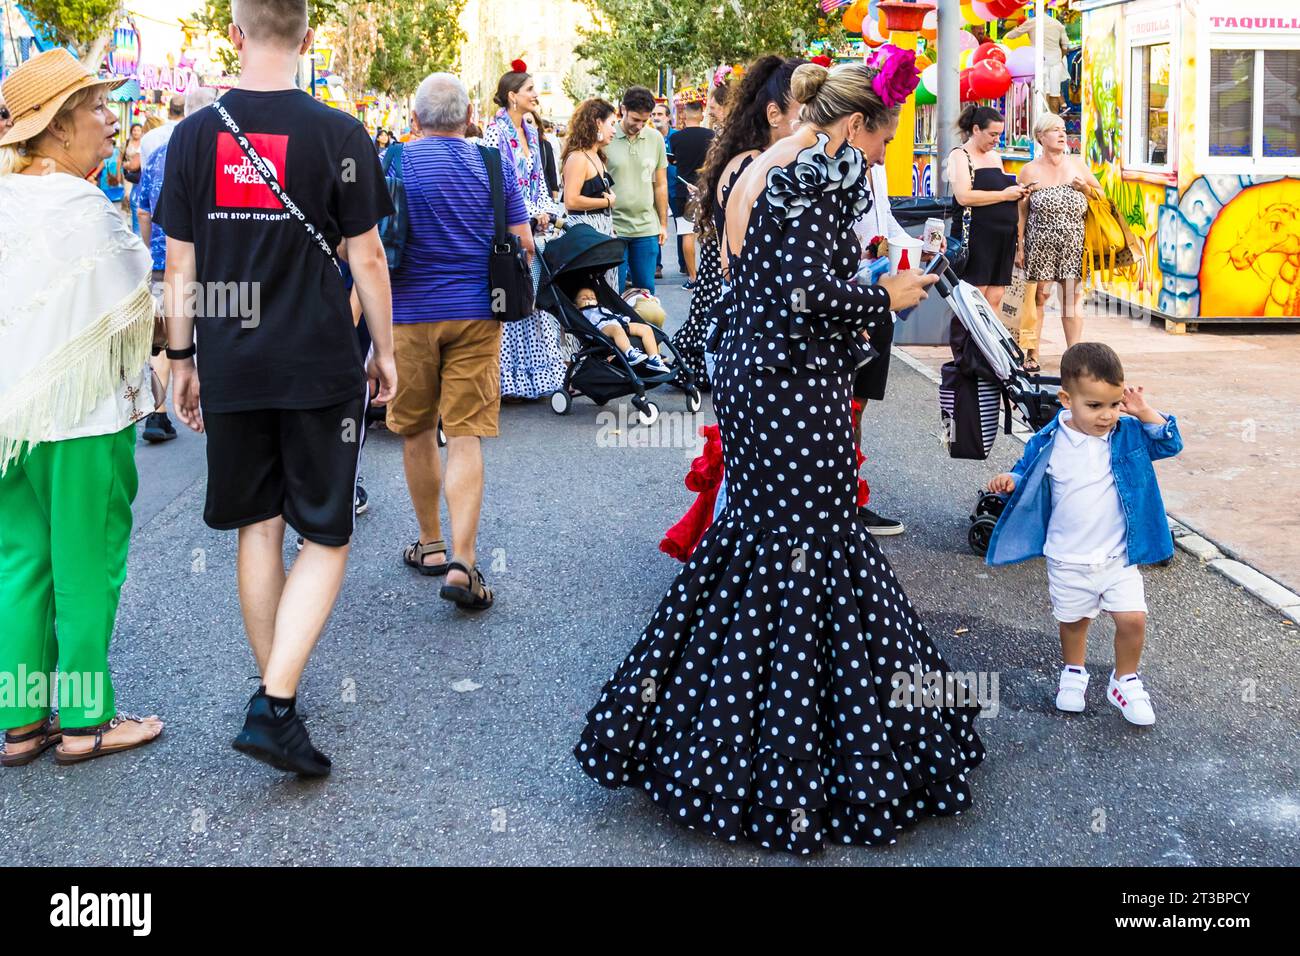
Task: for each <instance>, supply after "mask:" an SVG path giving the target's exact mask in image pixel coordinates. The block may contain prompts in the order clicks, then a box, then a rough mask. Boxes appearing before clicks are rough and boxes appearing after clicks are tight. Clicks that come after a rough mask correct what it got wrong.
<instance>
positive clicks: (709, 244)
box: [673, 55, 804, 390]
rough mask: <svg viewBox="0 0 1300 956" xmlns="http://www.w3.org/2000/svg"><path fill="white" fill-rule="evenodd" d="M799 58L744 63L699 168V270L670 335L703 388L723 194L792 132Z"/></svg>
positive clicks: (720, 278)
mask: <svg viewBox="0 0 1300 956" xmlns="http://www.w3.org/2000/svg"><path fill="white" fill-rule="evenodd" d="M803 62H804V61H803V60H799V59H789V60H787V59H783V58H782V57H779V56H775V55H771V56H764V57H760V58H759V59H757V60H755V61H754V62H753V63H752V64H750V66H749V69H747V70H746V71H745V78H744V79H743V80H742V81H741V83H740V88H739V89H738V90H736V94H735V96H733V97H731V103H732V109H731V114H730V117H731V118H730V122H728V123H727V125H726V126H725V127H724V128H723V129H722V132H720V133H719V134H718V135H717V136H716V137H715V138H714V140H713V143H712V144H711V145H710V146H709V152H708V155H707V156H706V157H705V160H704V168H703V169H701V170H700V178H699V183H698V186H699V190H698V192H697V193H696V195H697V196H699V197H700V198H699V210H700V211H699V213H698V214H697V215H696V223H695V234H696V241H697V246H698V249H699V257H700V264H699V271H698V273H697V275H696V280H695V286H694V289H693V291H692V293H691V308H690V313H689V314H688V315H687V318H686V321H685V322H683V323H682V326H681V328H680V329H678V330H677V334H676V335H674V336H673V347H674V348H675V349H676V350H677V354H678V355H680V356H681V357H682V360H683V361H684V362H685V363H686V364H687V366H688V367H689V368H690V370H691V374H692V375H694V376H695V381H696V382H697V383H698V384H699V386H700V388H701V389H704V390H708V388H709V376H708V370H707V369H706V367H705V362H704V346H705V343H706V341H707V339H708V336H709V329H710V327H711V326H712V324H713V311H714V307H715V306H716V305H717V304H718V300H719V299H721V298H722V290H723V284H724V273H723V269H722V263H721V260H720V254H719V247H718V235H719V234H720V233H721V232H722V230H723V227H724V223H725V222H726V207H727V197H728V195H729V193H730V191H731V187H732V185H733V184H734V183H735V181H736V178H737V177H738V176H739V175H740V174H741V173H742V172H743V171H744V169H745V167H746V166H748V165H749V163H750V161H751V160H753V158H754V157H755V156H757V155H758V154H759V153H761V152H762V151H763V150H765V149H767V148H768V147H769V146H771V145H772V144H773V143H775V142H776V141H777V140H779V139H782V138H783V137H786V136H789V135H790V133H791V132H793V131H794V127H795V125H796V124H797V123H798V116H799V106H800V104H799V103H797V102H796V101H795V100H794V99H793V98H792V97H791V96H790V77H791V76H792V75H793V74H794V71H795V68H796V67H797V66H799V65H800V64H801V63H803Z"/></svg>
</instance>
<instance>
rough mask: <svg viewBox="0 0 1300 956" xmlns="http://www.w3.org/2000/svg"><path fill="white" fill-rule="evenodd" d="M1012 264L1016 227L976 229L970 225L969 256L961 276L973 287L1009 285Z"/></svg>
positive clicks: (1013, 261)
mask: <svg viewBox="0 0 1300 956" xmlns="http://www.w3.org/2000/svg"><path fill="white" fill-rule="evenodd" d="M1015 263H1016V230H1015V227H1014V226H1013V227H1012V228H1011V229H991V228H984V229H976V228H975V227H974V226H973V225H972V226H971V232H970V257H969V258H968V259H967V260H966V268H965V269H964V270H962V274H961V277H962V279H963V280H965V281H966V282H969V283H970V284H971V285H975V286H985V285H1001V286H1007V285H1011V268H1012V266H1014V265H1015Z"/></svg>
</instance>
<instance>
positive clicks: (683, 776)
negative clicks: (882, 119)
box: [574, 134, 984, 853]
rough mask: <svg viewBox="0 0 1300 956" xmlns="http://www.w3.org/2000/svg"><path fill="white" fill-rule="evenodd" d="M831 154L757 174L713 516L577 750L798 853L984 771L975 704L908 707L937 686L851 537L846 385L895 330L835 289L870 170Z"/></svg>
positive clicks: (668, 798) (726, 835) (611, 772)
mask: <svg viewBox="0 0 1300 956" xmlns="http://www.w3.org/2000/svg"><path fill="white" fill-rule="evenodd" d="M826 143H827V139H826V137H825V135H824V134H819V136H818V139H817V143H816V144H815V145H813V146H809V147H808V148H806V149H804V150H803V151H802V152H801V153H800V154H799V156H798V158H797V159H796V161H795V162H793V163H791V164H789V165H788V166H786V167H784V168H780V167H778V168H773V169H772V170H770V171H769V173H768V177H767V188H766V190H765V191H764V193H763V194H762V195H761V196H760V197H759V199H758V200H757V202H756V203H755V205H754V208H753V210H752V212H751V216H750V223H749V228H748V231H747V234H746V240H745V246H744V249H743V250H742V251H741V253H740V257H739V261H738V262H737V263H736V264H735V268H736V275H735V278H736V282H737V298H736V302H735V306H734V311H733V313H732V315H731V319H730V321H729V323H728V326H727V331H726V333H725V334H724V337H723V341H722V347H721V353H720V356H719V361H718V366H717V375H716V382H715V395H714V403H715V408H716V409H717V413H718V420H719V424H720V425H721V429H722V442H723V452H724V455H725V458H726V475H727V495H728V499H727V509H726V511H725V512H724V513H723V515H722V516H721V517H720V519H719V520H718V521H717V522H715V523H714V524H713V526H712V527H711V528H710V529H709V531H708V532H707V533H706V534H705V536H704V538H703V539H702V540H701V542H700V544H699V546H698V548H697V549H696V550H695V552H694V553H693V554H692V556H691V559H690V561H689V562H688V563H687V565H686V567H685V568H684V569H683V570H682V572H681V573H680V574H679V575H678V577H677V579H676V581H674V582H673V584H672V586H671V587H670V588H669V589H668V593H667V594H666V595H665V596H664V599H663V601H662V603H661V604H660V605H659V609H658V610H657V611H656V612H655V615H654V616H653V617H652V618H651V620H650V623H649V624H648V625H647V626H646V628H645V631H644V632H643V633H642V636H641V639H640V640H639V641H638V642H637V644H636V646H635V647H633V649H632V652H631V653H630V654H629V655H628V657H627V658H626V660H624V661H623V663H622V664H621V665H620V666H619V668H618V669H617V671H616V672H615V674H614V676H613V677H612V678H611V679H610V681H609V683H607V684H606V685H605V687H604V689H603V690H602V692H601V695H600V700H599V701H598V702H597V704H596V706H595V707H594V708H592V710H591V711H590V712H589V713H588V715H587V726H586V729H585V730H584V732H583V734H582V738H581V740H580V741H579V743H578V745H577V747H576V748H575V750H574V754H575V756H576V757H577V758H578V760H579V762H580V764H581V765H582V767H583V769H584V770H585V771H586V772H587V774H588V775H590V776H591V778H592V779H593V780H595V781H596V782H597V783H599V784H601V785H603V786H606V787H610V788H616V787H619V786H638V787H641V788H643V789H645V790H646V792H647V793H648V794H649V795H650V797H651V798H652V799H653V800H654V802H655V803H657V804H659V806H660V807H662V808H663V809H664V810H665V811H667V813H668V814H669V816H670V817H671V818H672V819H674V820H676V821H678V822H679V823H682V824H684V825H686V826H688V827H691V828H693V829H697V830H702V831H704V832H706V833H710V834H712V835H714V836H716V837H719V838H721V839H724V840H728V841H735V840H739V839H748V840H752V841H754V842H755V843H758V844H759V845H761V846H764V847H768V848H772V849H779V850H786V851H790V852H793V853H810V852H814V851H816V850H820V849H822V848H823V847H824V846H825V845H826V844H827V843H831V844H837V843H838V844H872V845H875V844H887V843H892V842H894V840H895V839H896V837H897V834H898V833H899V831H901V830H904V829H906V828H907V827H909V826H911V825H913V824H915V823H917V822H919V821H920V820H921V819H922V818H923V817H925V816H927V815H936V816H946V815H950V814H955V813H959V812H961V811H962V810H963V809H965V808H966V807H967V806H968V805H969V804H970V801H971V796H970V789H969V787H968V785H967V783H966V776H965V775H966V772H967V771H969V770H971V769H973V768H974V767H975V766H977V765H978V764H979V763H980V761H981V760H982V759H983V757H984V748H983V745H982V744H981V742H980V739H979V736H978V734H977V733H976V732H975V725H974V722H975V718H976V716H977V714H978V709H979V708H978V705H977V704H975V703H974V701H973V695H972V697H971V699H970V703H969V704H967V703H966V698H962V699H949V700H943V699H942V698H938V699H936V697H935V696H933V695H931V696H929V697H927V696H926V695H925V694H923V693H922V688H921V687H918V686H917V682H916V680H915V678H916V677H917V674H918V671H917V669H919V673H920V674H921V675H923V676H922V683H923V684H924V683H928V682H929V681H930V680H931V675H938V676H937V677H935V678H934V679H936V680H942V679H944V678H943V675H947V674H948V667H947V665H946V664H945V662H944V660H943V658H942V656H941V655H940V654H939V652H938V650H937V649H936V648H935V646H934V645H933V643H932V642H931V640H930V638H929V636H928V635H927V634H926V631H925V628H924V627H923V626H922V624H921V622H920V620H919V618H918V617H917V614H916V611H915V610H914V609H913V607H912V605H911V603H910V602H909V601H908V599H907V595H906V594H904V593H903V589H902V586H901V585H900V584H899V582H898V580H897V578H895V576H894V572H893V570H892V569H891V568H890V566H889V562H888V561H886V560H885V557H884V554H883V553H882V552H881V550H880V548H879V546H878V545H877V544H876V541H875V539H874V538H873V537H872V535H871V534H870V533H868V532H867V531H866V529H865V527H864V526H863V525H862V524H861V523H860V521H859V519H858V517H857V508H856V492H857V487H856V477H857V476H856V468H855V458H854V448H853V436H852V420H851V414H850V400H851V399H850V392H851V385H852V381H853V374H854V371H855V369H856V368H857V367H858V366H860V365H862V364H863V363H864V362H865V361H866V360H867V358H868V355H869V353H868V351H867V349H866V348H865V346H864V344H863V342H862V339H861V333H862V331H863V330H864V329H867V330H869V329H870V328H871V326H872V325H874V324H876V323H880V322H887V321H890V316H889V305H888V295H887V293H885V292H884V291H883V290H881V289H878V288H866V287H862V286H859V285H856V284H854V283H852V282H851V281H849V280H850V279H851V277H852V275H853V273H854V271H855V269H856V268H857V266H858V264H859V257H858V244H857V239H856V237H855V236H854V234H853V229H852V225H853V222H854V220H856V219H857V218H858V216H859V215H861V214H862V213H863V212H865V211H866V210H867V209H868V208H869V207H870V202H871V198H870V190H869V189H868V187H867V179H866V175H865V173H866V169H865V166H864V163H863V160H862V155H861V154H860V153H859V152H858V151H857V150H856V149H853V148H852V147H849V146H845V147H843V148H842V149H841V150H840V152H839V153H838V154H837V155H835V156H831V155H828V153H827V152H826ZM945 704H957V706H943V705H945Z"/></svg>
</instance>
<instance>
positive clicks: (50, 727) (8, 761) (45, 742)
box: [0, 715, 63, 767]
mask: <svg viewBox="0 0 1300 956" xmlns="http://www.w3.org/2000/svg"><path fill="white" fill-rule="evenodd" d="M37 737H40V738H41V742H40V743H39V744H37V745H36V746H35V747H33V748H32V749H31V750H24V751H23V752H22V753H16V754H11V753H9V745H10V744H22V743H26V742H27V741H29V740H35V739H36V738H37ZM62 739H63V731H61V730H58V729H56V728H55V726H54V716H53V715H50V716H49V717H46V718H45V720H44V721H42V722H41V725H40V726H39V727H37V728H36V729H35V730H29V731H27V732H26V733H22V734H11V733H9V731H7V730H6V731H5V751H4V753H2V754H0V767H25V766H27V765H28V764H29V763H31V762H32V761H33V760H35V759H36V758H37V757H39V756H40V755H41V754H43V753H45V751H47V750H49V749H50V748H51V747H53V746H55V745H56V744H58V743H59V741H61V740H62Z"/></svg>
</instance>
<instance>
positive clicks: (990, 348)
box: [934, 269, 1061, 554]
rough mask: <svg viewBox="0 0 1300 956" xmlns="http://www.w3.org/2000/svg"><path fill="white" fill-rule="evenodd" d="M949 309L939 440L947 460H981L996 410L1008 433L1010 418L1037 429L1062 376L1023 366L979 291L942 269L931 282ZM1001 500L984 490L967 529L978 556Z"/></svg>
mask: <svg viewBox="0 0 1300 956" xmlns="http://www.w3.org/2000/svg"><path fill="white" fill-rule="evenodd" d="M934 288H935V289H936V290H937V291H938V292H939V294H940V295H942V296H943V297H944V298H945V299H946V300H947V302H948V304H949V305H950V306H951V307H952V311H953V313H954V315H955V316H956V317H955V318H954V320H953V323H952V332H951V336H950V339H951V345H952V354H953V360H952V361H951V362H947V363H945V364H944V366H943V369H942V370H941V376H940V383H939V413H940V416H941V417H942V419H943V437H944V443H945V445H946V446H947V448H948V454H949V456H950V457H952V458H966V459H973V460H976V461H983V460H984V459H986V458H988V456H989V452H991V451H992V450H993V441H994V439H995V438H996V437H997V434H998V418H999V415H1001V417H1002V419H1003V423H1004V424H1003V427H1004V430H1005V432H1006V433H1007V434H1008V435H1010V434H1011V425H1012V419H1013V413H1014V417H1016V418H1019V419H1020V420H1021V421H1023V422H1024V423H1025V424H1026V425H1027V426H1028V427H1029V428H1031V429H1033V430H1034V431H1038V430H1039V429H1040V428H1042V427H1043V426H1044V425H1046V424H1047V423H1048V422H1050V421H1051V420H1052V419H1053V418H1055V417H1056V413H1057V412H1059V411H1060V410H1061V401H1060V399H1059V398H1058V397H1057V392H1058V391H1059V390H1060V387H1061V380H1060V379H1059V378H1056V377H1053V376H1048V375H1039V374H1030V373H1029V372H1026V371H1025V355H1024V353H1023V352H1022V351H1021V350H1020V346H1019V345H1017V344H1016V340H1015V338H1014V337H1013V336H1012V335H1011V332H1010V331H1009V330H1008V329H1007V327H1006V326H1005V325H1003V324H1002V322H1001V320H1000V319H999V318H998V316H997V313H996V312H994V311H993V307H992V306H990V305H989V303H988V300H987V299H985V298H984V296H983V294H982V293H981V292H980V291H979V290H978V289H976V288H975V287H974V286H973V285H970V284H969V283H966V282H962V281H960V280H959V279H958V278H957V277H956V275H954V274H953V272H952V270H951V269H948V270H945V271H944V273H943V274H942V275H940V277H939V282H938V284H936V285H935V287H934ZM1005 503H1006V499H1005V498H1004V497H1002V496H1001V495H996V494H993V493H992V492H987V491H981V493H980V498H979V501H978V502H977V503H976V505H975V512H974V513H973V514H972V515H971V516H970V520H971V527H970V531H969V533H968V535H967V540H968V541H969V543H970V546H971V549H972V550H973V551H974V552H975V553H976V554H984V553H986V552H987V551H988V544H989V537H990V536H991V535H992V534H993V527H994V525H996V524H997V521H998V516H999V515H1000V514H1001V513H1002V507H1003V505H1004V504H1005Z"/></svg>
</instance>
